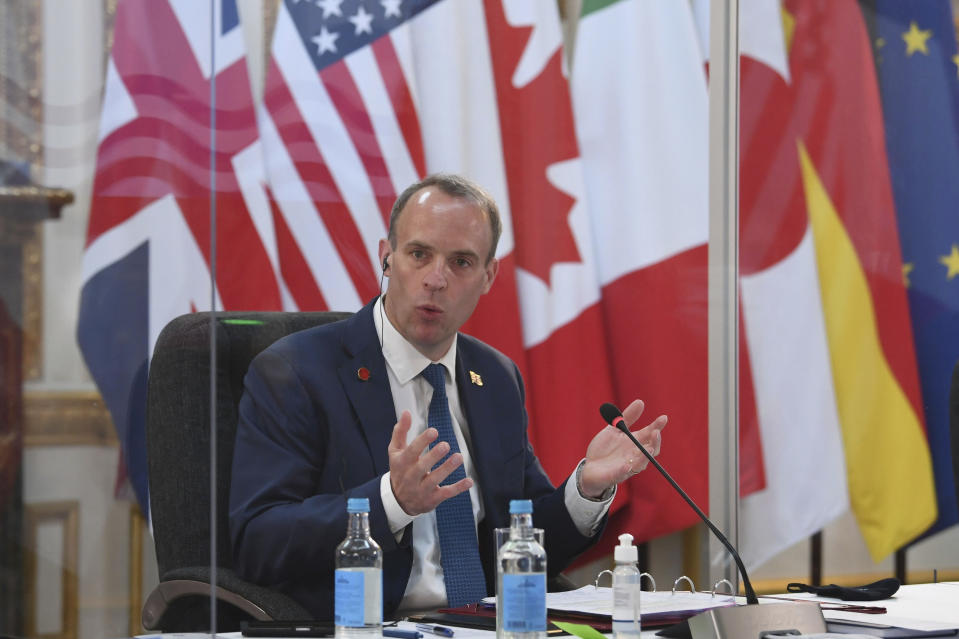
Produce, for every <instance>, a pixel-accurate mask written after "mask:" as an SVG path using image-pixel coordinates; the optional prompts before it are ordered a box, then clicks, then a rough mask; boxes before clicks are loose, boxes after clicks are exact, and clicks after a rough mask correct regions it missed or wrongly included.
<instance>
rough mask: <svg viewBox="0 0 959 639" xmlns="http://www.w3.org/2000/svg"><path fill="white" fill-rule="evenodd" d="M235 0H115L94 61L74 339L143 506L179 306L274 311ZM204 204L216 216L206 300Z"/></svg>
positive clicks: (184, 309) (275, 290)
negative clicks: (153, 393) (90, 156)
mask: <svg viewBox="0 0 959 639" xmlns="http://www.w3.org/2000/svg"><path fill="white" fill-rule="evenodd" d="M263 182H264V177H263V165H262V153H261V150H260V148H259V142H258V134H257V127H256V115H255V109H254V107H253V100H252V96H251V91H250V84H249V81H248V77H247V69H246V58H245V47H244V42H243V36H242V30H241V28H240V23H239V14H238V12H237V6H236V1H235V0H217V1H216V2H211V3H206V2H196V1H194V0H169V1H168V0H162V1H160V0H121V2H120V3H119V5H118V7H117V13H116V27H115V34H114V44H113V48H112V51H111V55H110V60H109V65H108V69H107V78H106V90H105V92H104V99H103V111H102V117H101V123H100V136H99V149H98V153H97V168H96V176H95V179H94V185H93V200H92V204H91V211H90V221H89V227H88V229H87V239H86V249H85V253H84V259H83V288H82V292H81V299H80V314H79V315H80V316H79V323H78V328H77V338H78V341H79V344H80V348H81V350H82V352H83V356H84V358H85V360H86V363H87V366H88V367H89V369H90V372H91V374H92V375H93V377H94V379H95V381H96V383H97V386H98V387H99V389H100V392H101V394H102V395H103V398H104V401H105V402H106V405H107V407H108V408H109V410H110V413H111V415H112V417H113V420H114V423H115V426H116V429H117V434H118V437H119V440H120V444H121V449H122V463H121V479H122V475H123V473H128V476H129V480H130V483H131V485H132V487H133V489H134V491H135V493H136V497H137V500H138V501H139V503H140V506H141V508H142V509H143V512H144V513H148V511H149V500H148V489H147V475H146V471H147V468H146V446H145V429H144V417H145V416H144V412H145V406H146V380H147V369H148V362H149V358H150V354H151V353H152V350H153V345H154V343H155V342H156V338H157V335H158V334H159V332H160V330H161V329H162V328H163V327H164V325H165V324H166V323H167V322H168V321H169V320H171V319H172V318H174V317H176V316H177V315H180V314H182V313H189V312H191V311H196V310H208V309H210V307H211V299H212V300H213V301H212V304H213V305H214V306H215V307H216V308H217V309H245V310H251V309H278V308H280V307H281V298H280V289H279V286H278V284H277V279H276V276H275V274H274V273H275V269H274V266H275V264H276V255H275V250H274V248H273V247H275V242H274V241H273V239H272V236H271V227H270V225H269V224H268V222H269V205H268V203H267V202H266V199H265V198H264V197H263V196H262V193H263V189H262V188H259V187H260V186H261V185H262V184H263ZM211 211H215V215H216V225H215V229H216V240H217V241H218V243H219V246H220V247H222V248H221V249H220V250H219V251H217V257H216V271H215V272H216V279H217V285H216V287H215V288H213V290H215V296H214V297H212V298H211V288H212V287H211V268H210V267H211V254H212V253H211V244H212V241H213V239H214V238H213V237H212V236H211V227H212V225H211Z"/></svg>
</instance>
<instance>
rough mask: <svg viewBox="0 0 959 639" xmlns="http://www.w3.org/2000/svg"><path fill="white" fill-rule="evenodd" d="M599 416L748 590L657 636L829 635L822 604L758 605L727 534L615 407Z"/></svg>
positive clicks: (606, 406)
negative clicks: (719, 548)
mask: <svg viewBox="0 0 959 639" xmlns="http://www.w3.org/2000/svg"><path fill="white" fill-rule="evenodd" d="M599 412H600V414H601V415H602V416H603V419H604V420H606V423H608V424H610V425H611V426H615V427H616V428H618V429H619V430H621V431H622V432H623V433H625V434H626V436H627V437H629V439H630V441H632V442H633V444H635V445H636V448H638V449H639V450H640V451H641V452H642V453H643V455H645V456H646V459H648V460H649V462H650V463H651V464H652V465H653V466H654V467H655V468H656V470H658V471H659V473H660V474H661V475H662V476H663V477H665V478H666V481H668V482H669V483H670V485H671V486H672V487H673V488H674V489H675V490H676V492H678V493H679V494H680V496H681V497H682V498H683V499H684V500H686V503H687V504H689V506H690V508H692V509H693V510H694V511H695V512H696V514H697V515H699V518H700V519H702V520H703V523H705V524H706V526H707V527H708V528H709V530H710V531H712V533H713V534H714V535H716V538H717V539H719V541H720V542H722V544H723V546H725V547H726V550H728V551H729V554H730V555H732V557H733V560H734V561H735V562H736V567H737V568H738V569H739V574H740V575H741V576H742V578H743V588H744V589H745V590H746V604H747V605H745V606H733V607H729V608H713V609H711V610H707V611H705V612H702V613H700V614H698V615H696V616H695V617H690V618H689V619H687V620H686V621H681V622H679V623H677V624H674V625H672V626H670V627H668V628H665V629H663V630H661V631H660V632H659V633H658V634H660V635H662V636H664V637H686V638H689V637H694V638H695V639H734V638H735V639H738V638H740V637H760V636H761V635H762V634H763V633H765V632H768V631H794V632H793V634H795V633H796V632H802V633H810V634H811V633H823V632H826V621H825V619H824V618H823V615H822V610H821V609H820V607H819V604H817V603H815V602H808V603H806V602H802V603H798V602H789V603H775V604H766V605H763V606H759V605H756V604H759V598H758V597H756V591H755V590H753V585H752V583H750V581H749V575H747V574H746V567H745V566H744V565H743V560H742V558H741V557H740V556H739V553H738V552H736V549H735V548H733V545H732V544H731V543H730V542H729V540H728V539H727V538H726V535H724V534H723V533H722V531H720V530H719V528H717V527H716V525H715V524H714V523H713V522H712V521H710V519H709V517H707V516H706V513H704V512H703V511H702V510H701V509H700V508H699V506H697V505H696V502H694V501H693V500H692V498H691V497H690V496H689V495H687V494H686V491H684V490H683V489H682V488H680V487H679V484H677V483H676V480H674V479H673V478H672V477H671V476H670V474H669V473H667V472H666V469H665V468H663V467H662V465H661V464H660V463H659V462H658V461H656V459H655V458H654V457H653V456H652V454H650V452H649V451H648V450H646V447H645V446H643V445H642V444H640V443H639V441H638V440H637V439H636V438H635V437H634V436H633V434H632V433H631V432H629V428H628V427H627V426H626V422H625V421H624V420H623V414H622V413H621V412H620V411H619V409H618V408H616V407H615V406H614V405H613V404H608V403H607V404H603V405H602V406H601V407H600V409H599Z"/></svg>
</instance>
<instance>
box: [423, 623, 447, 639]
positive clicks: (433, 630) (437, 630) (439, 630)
mask: <svg viewBox="0 0 959 639" xmlns="http://www.w3.org/2000/svg"><path fill="white" fill-rule="evenodd" d="M416 629H417V630H422V631H423V632H428V633H430V634H431V635H439V636H441V637H452V636H453V629H452V628H447V627H446V626H434V625H433V624H429V623H418V624H416Z"/></svg>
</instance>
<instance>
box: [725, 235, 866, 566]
mask: <svg viewBox="0 0 959 639" xmlns="http://www.w3.org/2000/svg"><path fill="white" fill-rule="evenodd" d="M740 281H741V283H742V302H743V319H744V321H745V325H746V337H747V342H748V343H749V360H750V363H751V364H752V370H753V383H754V384H755V388H756V410H757V413H758V416H759V425H760V426H759V427H760V438H761V440H762V449H763V461H764V465H765V469H766V488H765V490H762V491H760V492H757V493H754V494H752V495H749V496H747V497H744V498H743V500H742V526H741V531H742V533H741V534H742V543H741V544H740V550H741V551H742V555H743V560H744V561H745V562H746V564H747V565H748V566H749V567H755V566H758V565H759V564H761V563H763V562H764V561H766V560H767V559H770V558H771V557H772V556H773V555H775V554H776V553H778V552H780V551H781V550H783V549H785V548H788V547H789V546H791V545H792V544H794V543H796V542H798V541H800V540H802V539H805V538H806V537H808V536H809V535H811V534H813V533H815V532H816V531H818V530H821V529H822V528H823V527H824V526H825V525H826V524H827V523H829V522H830V521H832V520H833V519H835V518H836V517H838V516H839V515H841V514H842V513H843V512H845V511H846V510H848V508H849V495H848V491H847V488H846V467H845V458H844V456H843V444H842V438H841V436H840V431H839V413H838V411H837V409H836V399H835V395H834V393H833V384H832V374H831V372H830V371H831V369H830V365H829V348H828V344H827V342H826V331H825V326H824V323H823V311H822V303H821V300H820V295H819V280H818V277H817V275H816V263H815V255H814V253H813V240H812V231H811V229H810V228H807V229H806V234H805V235H804V236H803V239H802V242H800V244H799V246H798V247H797V248H796V250H795V251H793V252H792V254H790V255H789V256H787V257H786V258H785V259H783V260H782V261H781V262H778V263H776V264H775V265H773V266H771V267H769V268H767V269H765V270H763V271H761V272H759V273H756V274H754V275H744V276H742V277H741V278H740ZM784 291H788V294H784V293H783V292H784Z"/></svg>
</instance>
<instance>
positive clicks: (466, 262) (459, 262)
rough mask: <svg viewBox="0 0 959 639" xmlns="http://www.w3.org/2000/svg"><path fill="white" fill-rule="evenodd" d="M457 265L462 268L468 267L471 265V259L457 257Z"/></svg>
mask: <svg viewBox="0 0 959 639" xmlns="http://www.w3.org/2000/svg"><path fill="white" fill-rule="evenodd" d="M456 265H457V266H459V267H460V268H468V267H469V266H470V261H469V260H468V259H466V258H465V257H458V258H456Z"/></svg>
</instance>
